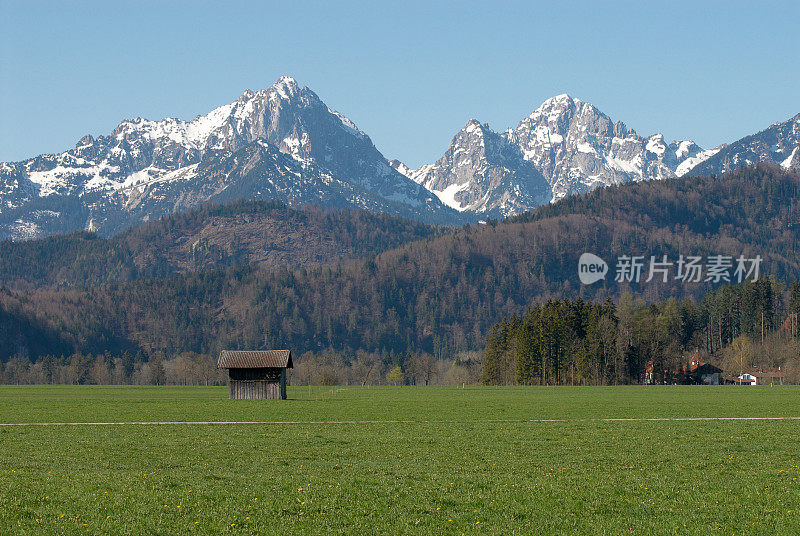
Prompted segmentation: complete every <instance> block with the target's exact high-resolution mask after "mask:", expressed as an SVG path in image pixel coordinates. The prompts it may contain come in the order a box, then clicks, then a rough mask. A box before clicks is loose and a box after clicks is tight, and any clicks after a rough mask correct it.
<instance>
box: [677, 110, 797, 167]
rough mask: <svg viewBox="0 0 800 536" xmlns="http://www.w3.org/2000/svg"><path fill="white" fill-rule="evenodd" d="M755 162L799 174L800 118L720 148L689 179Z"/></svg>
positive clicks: (698, 165) (772, 126) (775, 124)
mask: <svg viewBox="0 0 800 536" xmlns="http://www.w3.org/2000/svg"><path fill="white" fill-rule="evenodd" d="M756 162H770V163H773V164H778V165H780V166H781V167H783V168H784V169H792V170H798V171H800V114H797V115H796V116H794V117H792V118H791V119H789V120H787V121H784V122H782V123H774V124H773V125H771V126H770V127H768V128H766V129H764V130H762V131H761V132H759V133H757V134H753V135H752V136H746V137H744V138H742V139H740V140H739V141H735V142H733V143H731V144H730V145H725V146H723V147H721V148H720V150H719V151H717V152H716V153H715V154H713V155H712V156H711V157H709V158H707V159H705V160H704V161H703V162H701V163H699V164H697V165H695V166H694V167H693V168H692V175H711V174H715V175H720V174H722V173H725V172H726V171H731V170H733V169H736V168H738V167H741V166H746V165H748V164H753V163H756Z"/></svg>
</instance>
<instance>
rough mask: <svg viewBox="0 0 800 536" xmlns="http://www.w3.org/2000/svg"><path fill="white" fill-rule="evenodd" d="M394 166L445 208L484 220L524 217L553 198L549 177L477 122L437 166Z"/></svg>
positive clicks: (516, 148) (462, 133) (458, 137)
mask: <svg viewBox="0 0 800 536" xmlns="http://www.w3.org/2000/svg"><path fill="white" fill-rule="evenodd" d="M390 164H391V165H392V166H393V167H394V168H395V169H397V171H399V172H400V173H404V174H405V175H406V176H408V177H409V178H411V179H412V180H414V181H415V182H417V183H418V184H421V185H423V186H424V187H425V188H427V189H428V190H430V191H431V192H433V193H434V194H436V196H437V197H438V198H439V199H440V200H441V201H442V203H444V204H445V205H447V206H449V207H452V208H454V209H456V210H458V211H461V212H463V211H470V212H479V213H481V214H482V215H483V216H484V217H497V216H505V215H507V214H510V213H516V212H521V211H524V210H526V209H527V208H528V207H532V206H537V205H541V204H544V203H547V202H548V201H550V199H551V198H552V197H553V195H552V191H551V189H550V186H549V184H548V183H547V181H546V180H545V178H544V177H543V176H542V174H541V173H540V172H539V170H538V169H536V167H535V166H534V165H533V163H532V162H529V161H527V160H525V159H524V157H523V154H522V151H521V150H520V147H519V146H518V145H516V144H514V143H510V142H509V141H508V140H507V139H506V138H505V137H504V136H501V135H499V134H497V133H495V132H493V131H492V130H491V129H490V128H489V126H488V125H482V124H481V123H479V122H478V121H476V120H474V119H472V120H470V121H469V122H468V123H467V124H466V125H465V126H464V128H462V129H461V131H459V133H458V134H456V136H455V138H453V142H452V143H451V144H450V147H449V148H448V149H447V152H445V154H444V156H442V158H440V159H439V160H438V161H437V162H436V163H435V164H431V165H426V166H423V167H421V168H420V169H418V170H414V171H412V170H409V169H408V167H407V166H405V165H403V164H402V163H400V162H398V161H396V160H393V161H392V162H390Z"/></svg>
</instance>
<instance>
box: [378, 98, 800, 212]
mask: <svg viewBox="0 0 800 536" xmlns="http://www.w3.org/2000/svg"><path fill="white" fill-rule="evenodd" d="M798 118H800V116H797V117H795V118H793V119H792V120H789V121H787V122H785V123H777V124H775V125H773V126H772V127H770V129H767V130H765V131H763V132H761V133H759V134H757V135H755V136H752V137H749V138H745V139H743V140H740V141H739V142H735V143H733V144H731V145H721V146H719V147H716V148H714V149H709V150H703V149H702V148H701V147H699V146H698V145H697V144H696V143H694V142H693V141H689V140H683V141H673V142H670V143H667V141H666V140H665V139H664V136H663V135H661V134H654V135H652V136H649V137H646V138H645V137H642V136H640V135H638V134H637V133H636V131H634V130H631V129H628V127H627V126H626V125H625V124H624V123H621V122H618V121H617V122H613V121H612V120H611V119H610V118H609V117H608V116H606V115H605V114H603V113H602V112H600V111H599V110H598V109H597V108H596V107H595V106H593V105H592V104H590V103H587V102H583V101H581V100H580V99H576V98H573V97H570V96H569V95H566V94H562V95H557V96H555V97H552V98H550V99H547V100H546V101H545V102H544V103H542V105H541V106H539V107H538V108H536V110H534V111H533V112H532V113H531V114H530V115H529V116H528V117H526V118H525V119H523V120H522V121H520V122H519V124H518V125H517V126H516V127H514V128H510V129H508V130H506V131H505V132H503V133H502V134H499V135H498V134H496V133H494V132H492V131H491V130H489V128H488V127H487V126H486V125H481V124H480V123H479V122H477V121H474V120H473V121H470V122H469V123H468V124H467V126H466V127H465V128H464V129H462V130H461V131H460V132H459V133H458V134H457V135H456V137H455V138H454V139H453V142H452V143H451V144H450V147H449V148H448V149H447V152H445V154H444V156H442V158H440V159H439V160H438V161H437V162H435V163H434V164H426V165H424V166H422V167H420V168H419V169H415V170H412V169H408V167H407V166H405V165H403V164H402V163H400V162H397V161H394V162H393V167H394V168H395V169H396V170H398V171H399V172H401V173H403V174H404V175H406V176H407V177H409V178H411V179H412V180H414V181H415V182H417V183H419V184H422V185H423V186H425V187H426V188H428V189H429V190H431V191H432V192H433V193H434V194H436V195H437V196H438V197H439V199H441V200H442V202H444V203H445V204H448V206H452V207H453V208H456V209H457V210H467V211H476V212H479V213H481V212H487V211H491V210H497V211H498V212H499V213H500V214H501V215H510V214H514V213H518V212H523V211H525V210H529V209H531V208H533V207H535V206H537V205H540V204H542V203H545V202H548V201H551V200H557V199H560V198H562V197H564V196H566V195H570V194H576V193H583V192H587V191H590V190H592V189H594V188H597V187H599V186H607V185H611V184H621V183H624V182H629V181H644V180H657V179H666V178H673V177H682V176H684V175H686V174H694V175H696V174H701V173H704V174H708V173H717V174H719V173H723V172H725V171H728V170H730V169H733V168H735V167H738V166H739V165H745V164H747V163H752V162H759V161H771V162H776V163H781V165H784V167H787V168H788V167H791V168H793V169H794V168H796V167H797V162H798V158H799V157H800V151H797V152H792V150H793V148H797V147H798V140H797V138H798V130H800V127H798V123H800V119H798ZM498 138H500V139H498ZM751 138H752V139H751ZM484 140H492V141H491V143H489V144H486V145H485V147H489V146H491V147H492V148H493V149H492V150H491V151H487V150H486V149H485V148H484V144H485V142H484ZM501 140H502V141H501ZM519 156H521V158H519ZM531 165H532V166H531ZM538 177H543V179H544V181H545V183H546V185H541V184H540V183H539V182H538ZM548 195H549V199H548V198H547V196H548Z"/></svg>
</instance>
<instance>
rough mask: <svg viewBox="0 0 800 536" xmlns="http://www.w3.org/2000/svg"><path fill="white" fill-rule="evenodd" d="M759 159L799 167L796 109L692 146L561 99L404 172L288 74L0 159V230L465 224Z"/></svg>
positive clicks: (480, 127) (462, 134)
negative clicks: (345, 213) (341, 215)
mask: <svg viewBox="0 0 800 536" xmlns="http://www.w3.org/2000/svg"><path fill="white" fill-rule="evenodd" d="M762 161H765V162H770V163H775V164H778V165H781V166H782V167H783V168H784V169H790V170H796V169H800V114H798V115H796V116H794V117H793V118H790V119H789V120H787V121H784V122H778V123H774V124H773V125H771V126H770V127H768V128H766V129H764V130H762V131H760V132H758V133H756V134H753V135H751V136H747V137H745V138H742V139H740V140H737V141H734V142H732V143H729V144H723V145H720V146H718V147H715V148H713V149H703V148H701V147H700V146H698V145H697V144H696V143H694V142H693V141H691V140H676V141H672V142H667V141H666V140H665V138H664V136H663V135H662V134H653V135H650V136H647V137H643V136H640V135H639V134H638V133H637V132H636V131H635V130H633V129H631V128H628V127H627V125H625V123H622V122H621V121H613V120H612V119H611V118H610V117H608V116H607V115H605V114H604V113H603V112H601V111H600V110H599V109H598V108H597V107H596V106H594V105H593V104H591V103H589V102H584V101H582V100H581V99H578V98H574V97H572V96H570V95H568V94H566V93H564V94H561V95H556V96H554V97H551V98H549V99H547V100H545V101H544V102H543V103H542V104H541V105H540V106H538V107H537V108H536V109H535V110H534V111H533V112H531V113H530V114H528V115H527V116H526V117H525V118H523V119H522V120H521V121H519V122H518V124H517V125H516V126H514V127H510V128H507V129H506V130H504V131H502V132H496V131H493V130H492V129H491V128H490V127H489V126H488V125H487V124H485V123H481V122H480V121H479V120H477V119H470V120H469V121H468V122H467V123H466V125H465V126H464V127H463V128H462V129H460V130H459V132H458V133H456V135H455V136H454V137H453V139H452V141H451V143H450V146H449V147H448V148H447V150H446V151H445V153H444V154H443V155H442V157H441V158H440V159H438V160H437V161H436V162H434V163H431V164H425V165H423V166H421V167H419V168H417V169H410V168H408V166H406V165H405V164H403V163H402V162H401V161H399V160H392V161H388V160H387V159H386V158H385V157H384V155H383V154H381V153H380V151H379V150H378V149H377V148H376V147H375V145H374V144H373V143H372V140H371V139H370V138H369V136H368V135H367V134H366V133H365V132H363V131H361V130H360V129H359V128H358V127H357V126H356V124H355V123H354V122H353V121H351V120H350V119H348V118H347V117H346V116H345V115H343V114H342V113H340V112H338V111H335V110H333V109H332V108H330V107H328V105H326V104H325V103H324V102H323V101H322V100H321V99H320V98H319V96H318V95H316V93H314V92H313V91H311V90H310V89H309V88H307V87H306V86H301V85H300V84H298V83H297V81H296V80H295V79H293V78H291V77H287V76H283V77H280V78H279V79H278V80H277V81H276V82H275V83H274V84H273V85H272V86H270V87H267V88H264V89H259V90H258V91H252V90H246V91H244V92H243V93H241V94H240V95H239V96H238V97H237V98H236V99H235V100H234V101H232V102H231V103H228V104H225V105H223V106H219V107H217V108H214V109H213V110H211V111H210V112H209V113H207V114H205V115H199V116H197V117H195V118H194V119H192V120H190V121H184V120H181V119H176V118H165V119H162V120H160V121H151V120H147V119H142V118H134V119H125V120H123V121H121V122H120V123H119V124H118V125H117V127H116V128H115V129H114V130H113V131H112V132H111V133H110V134H109V135H103V136H97V137H94V136H92V135H86V136H84V137H82V138H81V139H80V140H79V141H78V142H77V143H76V145H75V148H74V149H70V150H68V151H65V152H63V153H58V154H50V155H39V156H37V157H34V158H31V159H28V160H24V161H20V162H4V163H0V238H11V239H16V240H20V239H27V238H36V237H40V236H47V235H51V234H55V233H64V232H72V231H76V230H88V231H92V232H96V233H98V234H100V235H101V236H112V235H114V234H117V233H119V232H121V231H123V230H125V229H127V228H129V227H131V226H133V225H136V224H138V223H142V222H147V221H151V220H154V219H158V218H159V217H162V216H165V215H169V214H174V213H178V212H181V211H185V210H189V209H191V208H194V207H197V206H199V205H201V204H204V203H209V202H212V203H226V202H229V201H232V200H236V199H277V200H280V201H282V202H285V203H287V204H289V205H291V206H303V205H309V204H319V205H322V206H326V207H328V208H332V209H337V208H344V207H350V208H356V209H366V210H371V211H375V212H386V213H389V214H395V215H400V216H403V217H407V218H412V219H415V220H418V221H423V222H427V223H435V224H447V225H462V224H465V223H472V222H477V221H480V220H488V219H496V218H505V217H508V216H513V215H516V214H520V213H524V212H526V211H528V210H531V209H532V208H534V207H536V206H540V205H543V204H547V203H549V202H552V201H555V200H558V199H561V198H563V197H565V196H568V195H574V194H583V193H586V192H589V191H591V190H593V189H595V188H597V187H601V186H609V185H614V184H622V183H625V182H639V181H647V180H662V179H666V178H674V177H684V176H687V175H720V174H723V173H725V172H728V171H731V170H734V169H736V168H737V167H740V166H744V165H747V164H751V163H756V162H762Z"/></svg>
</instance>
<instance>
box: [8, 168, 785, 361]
mask: <svg viewBox="0 0 800 536" xmlns="http://www.w3.org/2000/svg"><path fill="white" fill-rule="evenodd" d="M798 188H800V178H799V177H798V176H797V175H794V174H791V173H789V172H786V171H783V170H781V169H780V168H777V167H773V166H764V165H762V166H758V167H752V168H747V169H743V170H740V171H737V172H734V173H731V174H728V175H725V176H724V177H721V178H706V179H700V178H698V179H689V180H669V181H663V182H648V183H640V184H627V185H623V186H620V187H613V188H605V189H601V190H597V191H595V192H593V193H591V194H589V195H586V196H582V197H575V198H567V199H566V200H564V201H562V202H559V203H557V204H555V205H553V206H548V207H543V208H541V209H539V210H537V211H534V212H533V213H531V214H530V215H527V216H525V217H520V218H517V219H515V220H512V221H507V222H500V223H497V222H490V223H489V224H487V225H477V226H468V227H464V228H462V229H460V230H457V231H454V232H445V233H442V234H439V235H435V234H433V233H431V236H429V237H427V238H423V239H421V240H417V241H413V242H409V243H407V244H404V245H401V246H399V247H397V248H394V249H390V250H387V251H384V252H382V253H380V254H377V255H375V256H369V257H368V258H366V259H365V260H360V261H353V262H340V263H336V264H332V265H318V266H311V267H300V268H280V269H274V268H265V267H258V266H255V265H246V266H239V267H231V268H226V269H220V270H212V271H201V272H190V273H185V274H178V275H172V276H169V277H166V278H163V279H157V280H149V279H137V280H134V281H129V280H128V279H129V278H120V280H116V281H115V280H107V282H106V283H105V284H103V285H99V286H91V287H90V288H88V289H72V290H58V291H54V290H35V291H29V292H22V291H19V290H16V291H12V292H10V293H8V294H7V295H6V296H5V297H3V299H2V302H0V307H2V308H4V309H6V310H8V309H7V307H8V304H9V303H11V302H13V303H14V307H15V309H14V310H15V311H16V313H15V314H17V315H27V316H25V318H29V319H31V322H34V323H35V325H41V326H46V327H47V328H48V329H51V330H52V331H53V333H55V334H56V335H57V337H58V338H59V340H62V341H64V343H65V344H67V345H69V346H70V347H71V348H72V350H73V351H76V352H92V353H94V352H107V351H108V352H112V353H118V352H120V351H122V350H125V349H127V350H130V351H138V350H142V351H143V352H144V353H145V354H153V353H156V352H164V353H165V354H166V355H168V356H169V355H174V354H176V353H179V352H183V351H193V352H199V353H205V354H210V355H213V354H215V353H216V352H217V351H219V350H220V349H222V348H272V347H288V348H292V349H293V350H294V351H295V352H296V353H297V354H298V355H300V354H302V353H303V352H306V351H313V352H317V353H319V352H327V351H333V352H337V353H338V354H339V355H342V356H344V357H343V359H345V360H348V359H351V358H352V356H354V355H355V352H356V351H359V350H360V351H362V352H369V353H373V354H375V355H378V356H381V359H383V360H385V361H387V362H396V363H399V364H402V362H403V360H404V359H405V358H406V356H408V355H416V354H430V355H433V356H435V357H436V358H452V357H454V356H456V355H458V354H459V353H461V352H467V351H476V350H482V349H483V347H484V343H485V340H486V335H487V334H488V332H489V330H490V328H491V327H492V326H493V325H494V324H495V323H497V322H498V321H500V320H501V319H502V318H503V317H506V316H510V315H521V314H522V313H523V312H524V311H525V310H526V309H527V308H528V307H530V306H531V305H532V304H534V303H535V302H542V301H544V300H547V299H550V298H552V299H560V298H565V297H566V298H577V297H581V298H582V299H584V300H598V301H601V302H602V301H603V300H604V299H606V298H611V299H616V298H617V297H618V296H619V295H620V294H621V293H623V292H631V293H632V294H633V295H634V296H635V297H637V298H643V299H644V300H646V301H647V302H653V303H655V302H660V301H663V300H666V299H668V298H670V297H674V298H677V299H682V298H692V299H695V300H699V299H700V298H701V297H702V296H704V295H705V294H706V293H707V292H708V291H709V290H711V289H712V288H713V287H714V286H715V285H713V284H712V283H711V282H705V281H701V282H698V283H682V282H680V281H675V280H672V279H670V280H669V281H668V282H666V283H662V282H660V281H652V282H650V283H641V284H636V283H628V282H625V283H616V282H615V281H614V280H613V277H608V278H606V280H605V281H604V282H598V283H596V284H594V285H592V286H581V284H580V283H579V281H578V277H577V259H578V257H579V256H580V254H581V253H583V252H585V251H591V252H593V253H596V254H598V255H600V256H601V257H603V258H606V259H609V260H610V259H611V258H612V257H614V256H618V255H623V254H627V255H641V256H645V257H646V258H649V256H650V255H657V256H660V255H669V256H670V257H671V258H674V257H677V255H678V254H684V255H702V256H706V255H713V254H725V255H733V256H738V255H741V254H744V255H746V256H748V257H751V256H755V255H761V256H762V257H763V259H764V262H763V264H762V273H761V275H762V276H764V275H769V276H772V277H773V278H774V279H775V284H776V285H777V286H776V289H778V290H776V292H779V287H780V286H781V285H784V288H785V284H788V282H791V281H794V280H797V279H800V264H798V260H797V259H798V256H797V252H798V239H799V238H800V235H799V234H798V229H799V228H798V223H800V211H799V210H800V209H798V205H797V200H798ZM161 225H165V226H167V227H168V226H169V224H166V223H165V224H161ZM426 229H427V228H426ZM134 232H142V231H134ZM410 232H411V231H409V233H410ZM155 234H158V233H155ZM26 262H27V261H26ZM717 286H724V284H723V283H721V284H719V285H717ZM98 333H99V334H113V335H114V337H111V336H107V337H98V336H97V334H98ZM17 352H18V353H20V354H26V353H27V354H28V355H31V356H33V357H35V355H36V354H37V353H41V350H36V349H34V346H33V345H29V346H28V347H24V346H21V347H19V348H18V350H17ZM53 353H55V351H54V352H53ZM3 357H4V359H7V358H8V357H10V356H9V355H5V356H3Z"/></svg>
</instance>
